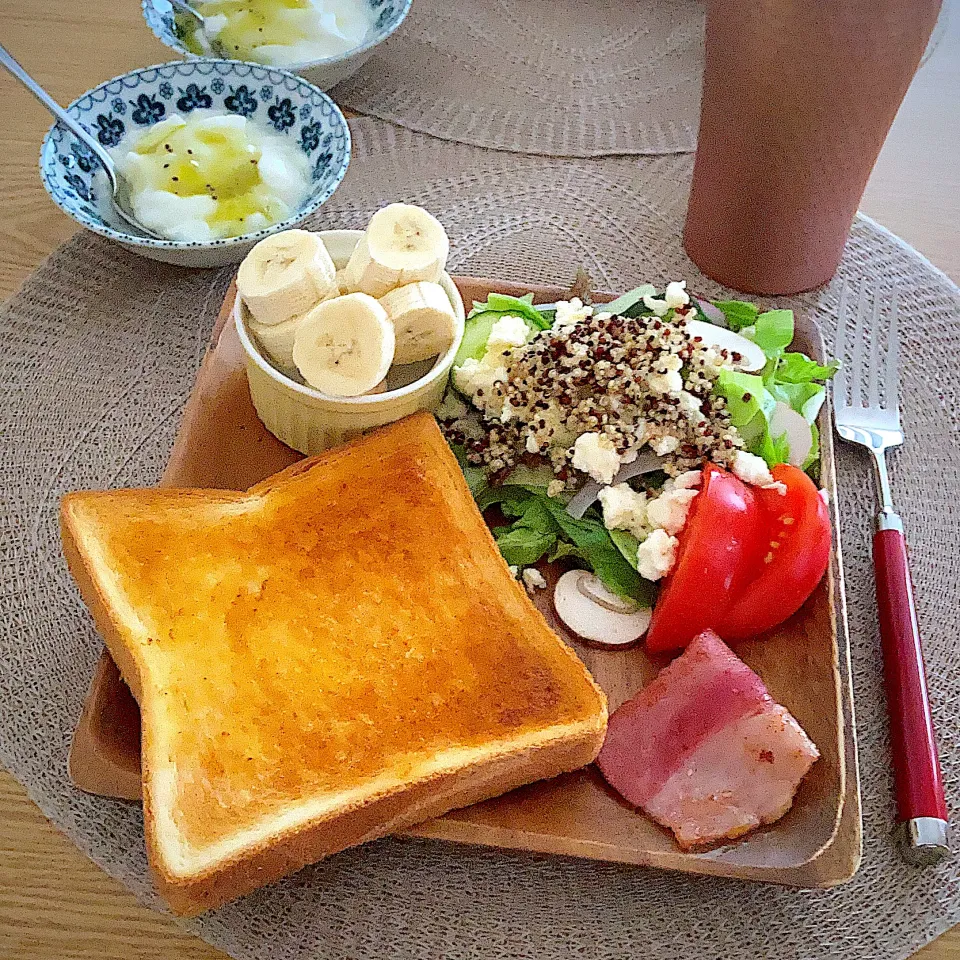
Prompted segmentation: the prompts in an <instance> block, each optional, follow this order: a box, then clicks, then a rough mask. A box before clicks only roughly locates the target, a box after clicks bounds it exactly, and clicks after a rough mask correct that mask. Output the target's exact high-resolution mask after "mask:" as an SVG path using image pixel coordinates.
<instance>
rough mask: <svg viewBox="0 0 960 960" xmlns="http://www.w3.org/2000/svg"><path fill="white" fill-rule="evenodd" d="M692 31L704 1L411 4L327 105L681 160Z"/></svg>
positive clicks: (584, 151) (693, 130)
mask: <svg viewBox="0 0 960 960" xmlns="http://www.w3.org/2000/svg"><path fill="white" fill-rule="evenodd" d="M386 2H391V0H386ZM703 23H704V16H703V3H702V2H701V0H549V2H544V0H470V2H469V3H456V2H451V0H414V3H413V6H412V8H411V10H410V14H409V15H408V17H407V19H406V21H405V22H404V23H403V25H402V26H401V28H400V29H399V30H398V31H397V33H396V34H394V36H393V37H391V38H390V39H389V40H388V41H387V42H386V43H384V44H383V45H382V46H380V47H378V48H377V52H376V53H375V54H374V56H373V58H372V59H371V60H370V61H369V63H368V64H367V65H366V66H365V67H364V68H363V69H362V70H361V71H360V72H359V73H358V74H357V75H356V76H355V77H353V78H352V79H350V80H347V81H346V82H345V83H342V84H340V86H339V87H336V88H335V89H334V91H333V96H334V98H335V99H336V101H337V102H338V103H339V104H341V105H342V106H345V107H349V108H350V109H351V110H356V111H357V112H358V113H363V114H366V115H367V116H372V117H379V118H381V119H383V120H391V121H392V122H393V123H398V124H400V125H401V126H404V127H407V128H409V129H411V130H418V131H421V132H422V133H429V134H432V135H433V136H435V137H442V138H443V139H445V140H456V141H459V142H461V143H470V144H476V145H477V146H481V147H493V148H494V149H497V150H511V151H515V152H518V153H539V154H549V155H552V156H574V157H591V156H601V155H607V154H618V153H648V154H657V153H678V152H682V151H688V150H693V149H694V145H695V143H696V136H697V125H698V123H699V119H700V81H701V74H702V72H703Z"/></svg>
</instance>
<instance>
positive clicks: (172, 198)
mask: <svg viewBox="0 0 960 960" xmlns="http://www.w3.org/2000/svg"><path fill="white" fill-rule="evenodd" d="M110 152H111V154H112V156H113V158H114V161H115V163H116V165H117V170H118V172H119V173H120V175H121V176H122V177H123V179H124V181H125V182H126V183H127V184H128V185H129V188H130V206H131V209H132V212H133V214H134V216H135V217H136V218H137V220H139V221H140V222H141V223H142V224H143V225H144V226H145V227H147V228H149V229H150V230H152V231H153V232H154V233H157V234H159V235H160V236H163V237H166V238H168V239H170V240H180V241H201V242H202V241H206V240H216V239H220V238H225V237H235V236H241V235H242V234H247V233H254V232H256V231H257V230H262V229H264V228H265V227H268V226H271V225H272V224H275V223H279V222H280V221H282V220H287V219H289V218H290V217H292V216H293V215H294V214H295V213H296V211H297V210H298V209H299V208H300V207H301V206H302V204H303V202H304V200H305V199H306V197H307V195H308V194H309V192H310V163H309V160H308V159H307V157H306V156H305V155H304V153H303V152H302V151H301V150H300V149H299V148H298V147H297V145H296V143H295V142H294V141H293V140H291V139H290V138H289V137H285V136H283V135H281V134H279V133H275V132H273V131H272V130H269V129H268V128H266V127H264V126H261V125H260V124H259V123H257V122H256V121H255V120H251V119H248V118H246V117H242V116H238V115H236V114H232V113H225V112H223V111H216V110H194V111H193V112H191V113H189V114H188V115H187V116H186V117H185V118H184V117H180V116H177V115H173V116H171V117H168V118H167V119H166V120H163V121H161V122H160V123H158V124H156V125H155V126H153V127H151V128H149V129H148V130H133V131H131V132H130V133H129V134H127V136H126V137H124V139H123V140H122V141H121V142H120V143H119V144H118V145H117V146H116V147H115V148H114V149H113V150H111V151H110ZM100 192H101V195H107V194H108V191H106V190H105V189H102V190H101V191H100Z"/></svg>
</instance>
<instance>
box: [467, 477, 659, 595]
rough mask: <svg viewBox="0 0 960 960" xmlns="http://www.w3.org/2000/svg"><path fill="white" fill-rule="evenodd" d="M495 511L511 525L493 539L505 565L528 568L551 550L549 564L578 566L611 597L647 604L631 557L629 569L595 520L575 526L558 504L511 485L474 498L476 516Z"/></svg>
mask: <svg viewBox="0 0 960 960" xmlns="http://www.w3.org/2000/svg"><path fill="white" fill-rule="evenodd" d="M494 505H497V506H499V507H500V509H501V511H502V512H503V514H504V516H506V517H508V518H512V519H513V522H512V523H511V524H510V525H509V526H505V527H499V528H497V530H496V531H495V533H494V536H495V537H496V539H497V544H498V546H499V547H500V551H501V553H502V554H503V556H504V559H505V560H506V561H507V563H509V564H516V565H517V566H529V565H530V564H531V563H536V561H537V560H539V559H540V558H541V557H542V556H543V555H544V554H545V553H547V552H548V551H550V550H551V549H552V551H553V552H552V553H551V555H550V559H551V560H554V559H557V558H558V557H576V558H578V559H580V560H583V561H584V562H585V563H586V564H587V565H588V566H589V567H590V569H591V570H593V572H594V573H595V574H596V575H597V576H598V577H599V578H600V579H601V580H602V581H603V582H604V584H605V585H606V586H607V587H608V588H609V589H610V590H612V591H613V592H614V593H616V594H618V595H619V596H622V597H628V598H630V599H633V600H636V601H638V602H640V603H644V604H646V605H648V606H649V605H650V604H652V602H653V597H654V594H655V588H654V586H653V584H652V583H650V582H649V581H647V580H644V579H643V578H642V577H641V576H640V575H639V574H638V573H637V571H636V569H635V565H636V552H635V551H634V563H633V564H631V562H630V561H629V559H627V558H626V557H625V556H624V554H623V553H622V552H621V549H622V548H620V547H618V545H617V544H616V543H615V541H614V540H613V538H612V536H611V531H609V530H607V528H606V527H605V526H604V525H603V523H602V522H601V521H600V520H599V519H596V518H593V517H590V516H587V517H584V518H583V519H582V520H576V519H574V518H573V517H571V516H570V514H568V513H567V511H566V506H565V504H564V502H563V501H562V500H559V499H558V498H556V497H548V496H546V495H545V494H544V493H541V492H535V491H534V490H533V489H525V488H523V487H516V486H512V485H504V486H501V487H489V488H487V489H486V490H484V491H483V492H482V493H481V494H480V496H479V497H478V498H477V506H478V507H480V509H481V510H486V509H487V508H488V507H491V506H494ZM628 536H629V535H628ZM627 549H629V547H628V548H627Z"/></svg>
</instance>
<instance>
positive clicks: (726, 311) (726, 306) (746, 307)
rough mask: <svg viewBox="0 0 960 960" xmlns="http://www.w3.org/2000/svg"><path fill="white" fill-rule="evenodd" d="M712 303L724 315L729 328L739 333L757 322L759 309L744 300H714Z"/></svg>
mask: <svg viewBox="0 0 960 960" xmlns="http://www.w3.org/2000/svg"><path fill="white" fill-rule="evenodd" d="M713 305H714V306H715V307H716V308H717V309H718V310H719V311H720V312H721V313H722V314H723V315H724V317H726V319H727V324H728V326H729V327H730V329H731V330H734V331H736V332H738V333H739V331H740V330H742V329H743V328H744V327H749V326H752V325H753V324H754V323H756V322H757V317H758V315H759V314H760V310H759V309H758V308H757V307H756V306H755V305H754V304H752V303H747V302H746V301H744V300H714V301H713Z"/></svg>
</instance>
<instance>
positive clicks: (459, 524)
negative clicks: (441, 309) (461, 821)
mask: <svg viewBox="0 0 960 960" xmlns="http://www.w3.org/2000/svg"><path fill="white" fill-rule="evenodd" d="M62 531H63V541H64V551H65V553H66V556H67V560H68V562H69V564H70V568H71V571H72V572H73V573H74V576H75V577H76V579H77V582H78V585H79V586H80V589H81V593H82V595H83V597H84V599H85V600H86V601H87V603H88V605H89V607H90V609H91V611H92V612H93V615H94V618H95V620H96V622H97V626H98V628H99V629H100V631H101V633H102V634H103V635H104V638H105V639H106V641H107V645H108V647H109V649H110V651H111V653H112V654H113V655H114V657H115V659H116V660H117V663H118V665H119V667H120V670H121V672H122V673H123V675H124V677H125V678H126V679H127V682H128V683H129V684H130V686H131V689H132V690H133V692H134V695H135V696H136V697H137V699H138V701H139V702H140V706H141V710H142V713H143V758H144V807H145V823H146V832H147V842H148V852H149V854H150V861H151V864H152V866H153V868H154V871H155V873H156V876H157V879H158V885H159V887H160V889H161V890H162V892H163V893H164V895H165V896H166V897H167V899H168V900H169V901H170V903H171V906H173V907H174V909H175V910H177V911H178V912H183V913H196V912H200V911H202V910H205V909H209V908H210V907H213V906H216V905H219V904H221V903H223V902H225V901H226V900H228V899H231V898H232V897H235V896H238V895H239V894H241V893H244V892H247V891H249V890H252V889H254V888H255V887H258V886H261V885H262V884H264V883H266V882H269V881H271V880H273V879H276V878H277V877H280V876H282V875H284V874H286V873H289V872H291V871H293V870H296V869H299V868H300V867H301V866H303V865H304V864H306V863H310V862H313V861H315V860H317V859H319V858H320V857H322V856H324V855H326V854H328V853H333V852H335V851H337V850H340V849H343V848H344V847H347V846H350V845H352V844H355V843H358V842H361V841H363V840H367V839H371V838H373V837H376V836H381V835H383V834H385V833H389V832H391V831H393V830H396V829H399V828H400V827H401V826H406V825H409V824H412V823H416V822H419V821H421V820H424V819H429V818H431V817H434V816H438V815H439V814H441V813H443V812H445V811H446V810H449V809H452V808H454V807H456V806H462V805H464V804H467V803H472V802H474V801H476V800H479V799H483V798H486V797H490V796H495V795H497V794H499V793H502V792H505V791H506V790H509V789H512V788H514V787H516V786H519V785H521V784H523V783H528V782H531V781H533V780H536V779H541V778H543V777H549V776H554V775H556V774H558V773H560V772H563V771H566V770H570V769H575V768H577V767H579V766H582V765H584V764H585V763H588V762H590V760H592V759H593V757H594V755H595V754H596V752H597V751H598V750H599V748H600V745H601V742H602V739H603V734H604V731H605V725H606V705H605V700H604V697H603V694H602V692H601V691H600V690H599V688H598V687H597V686H596V685H595V684H594V683H593V682H592V680H591V679H590V677H589V674H587V672H586V670H585V668H584V667H583V666H582V664H581V663H580V662H579V660H578V659H577V658H576V656H575V655H574V653H573V652H572V651H571V650H570V649H569V648H568V647H567V646H566V645H565V644H563V643H562V641H560V640H559V638H557V637H556V636H555V635H554V634H553V633H552V632H551V631H550V630H549V628H548V627H547V625H546V623H545V622H544V621H543V619H542V618H541V617H540V615H539V614H538V613H537V611H536V609H535V608H534V606H533V604H532V603H531V601H530V599H529V598H528V597H527V596H526V593H525V592H524V590H523V589H522V587H520V585H519V584H518V583H517V582H516V580H515V579H514V578H513V577H512V576H511V575H510V573H509V571H508V570H507V568H506V566H505V564H504V563H503V560H502V558H501V557H500V554H499V551H498V549H497V547H496V544H495V542H494V540H493V538H492V536H491V535H490V533H489V531H488V529H487V527H486V525H485V524H484V522H483V520H482V518H481V517H480V515H479V513H478V511H477V509H476V507H475V505H474V503H473V499H472V497H471V495H470V493H469V490H468V489H467V486H466V483H465V481H464V479H463V475H462V473H461V471H460V469H459V467H458V465H457V463H456V460H455V458H454V457H453V456H452V454H451V453H450V451H449V448H448V447H447V445H446V443H445V441H444V440H443V438H442V436H441V435H440V432H439V430H438V428H437V426H436V423H435V421H434V420H433V418H432V417H431V416H429V415H426V414H424V415H418V416H415V417H411V418H408V419H407V420H405V421H401V422H400V423H399V424H394V425H392V426H390V427H387V428H384V429H382V430H380V431H378V432H377V433H376V434H373V435H371V436H369V437H367V438H364V439H363V440H360V441H358V442H356V443H354V444H351V445H349V446H346V447H343V448H340V449H338V450H335V451H331V452H329V453H327V454H324V455H322V456H320V457H316V458H312V459H309V460H305V461H302V462H300V463H297V464H295V465H293V466H292V467H290V468H288V469H287V470H285V471H283V472H282V473H280V474H278V475H277V476H275V477H273V478H270V479H269V480H267V481H265V482H264V483H261V484H258V485H257V486H255V487H253V488H252V489H251V490H250V491H248V492H247V493H246V494H235V493H229V492H223V491H217V492H212V491H170V490H163V491H145V490H143V491H116V492H112V493H81V494H71V495H69V496H68V497H66V498H65V499H64V502H63V508H62ZM125 604H126V605H128V609H126V610H124V609H123V608H124V605H125ZM438 757H440V758H444V762H443V763H442V764H439V766H438V765H437V763H436V762H434V761H435V759H436V758H438ZM171 760H173V761H174V762H173V763H171ZM431 763H433V765H432V766H431ZM385 776H386V779H384V777H385ZM375 780H376V781H377V782H376V783H374V781H375ZM351 789H352V790H353V791H354V793H353V794H351V795H349V796H346V794H347V792H348V791H350V790H351ZM341 795H344V796H343V801H342V802H339V801H338V798H339V797H340V796H341ZM305 798H306V799H305ZM313 799H318V802H319V801H323V802H324V803H325V804H326V806H324V807H323V809H319V808H318V809H317V811H315V815H310V816H306V818H305V819H303V818H301V819H300V820H299V821H298V820H297V817H298V816H300V812H301V810H306V807H307V803H306V800H313ZM284 817H287V819H286V820H281V819H278V818H284ZM291 818H292V819H291ZM269 821H276V823H275V829H274V830H273V835H272V836H264V837H260V838H255V839H252V840H251V841H250V842H244V843H243V844H242V845H241V847H240V848H238V849H226V848H224V847H223V844H225V843H226V844H227V845H228V846H229V844H230V843H231V842H233V840H234V839H235V838H236V835H237V833H238V830H240V829H241V828H243V827H245V826H249V825H257V824H263V823H267V822H269ZM171 838H173V840H175V841H176V844H178V845H179V849H180V850H181V852H182V853H183V857H184V858H185V859H181V860H177V858H176V857H174V856H173V855H172V854H171Z"/></svg>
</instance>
